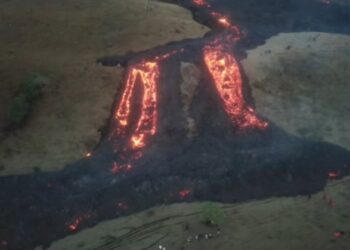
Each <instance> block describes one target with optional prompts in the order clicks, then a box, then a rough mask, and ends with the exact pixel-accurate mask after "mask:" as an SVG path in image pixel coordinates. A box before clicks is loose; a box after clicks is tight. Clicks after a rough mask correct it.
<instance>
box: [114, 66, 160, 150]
mask: <svg viewBox="0 0 350 250" xmlns="http://www.w3.org/2000/svg"><path fill="white" fill-rule="evenodd" d="M158 77H159V65H158V63H157V62H151V61H149V62H144V63H140V64H137V65H134V66H132V67H131V68H130V69H129V72H128V77H127V82H126V87H125V90H124V93H123V96H122V99H121V102H120V104H119V107H118V109H117V112H116V115H115V118H116V119H117V121H118V123H119V125H120V127H121V128H123V127H126V126H127V125H129V119H130V113H131V99H132V96H133V94H134V89H135V85H136V82H137V80H138V79H140V82H141V83H142V86H143V97H142V107H141V115H140V118H139V120H138V122H137V125H136V128H135V131H134V132H133V134H132V135H131V138H130V144H131V148H132V149H140V148H143V147H144V146H145V145H146V139H147V138H148V137H149V136H152V135H154V134H155V133H156V131H157V80H158ZM120 131H122V132H123V133H125V129H121V130H119V133H120Z"/></svg>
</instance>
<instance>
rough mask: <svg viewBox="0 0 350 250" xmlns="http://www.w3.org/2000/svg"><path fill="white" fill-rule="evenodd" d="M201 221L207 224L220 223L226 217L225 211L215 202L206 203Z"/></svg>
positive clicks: (202, 210)
mask: <svg viewBox="0 0 350 250" xmlns="http://www.w3.org/2000/svg"><path fill="white" fill-rule="evenodd" d="M200 214H201V221H202V222H203V223H204V224H206V225H209V226H210V225H220V224H222V223H223V221H224V219H225V213H224V211H223V210H222V209H221V208H220V207H219V206H217V205H216V204H214V203H211V202H208V203H205V204H204V205H203V207H202V209H201V212H200Z"/></svg>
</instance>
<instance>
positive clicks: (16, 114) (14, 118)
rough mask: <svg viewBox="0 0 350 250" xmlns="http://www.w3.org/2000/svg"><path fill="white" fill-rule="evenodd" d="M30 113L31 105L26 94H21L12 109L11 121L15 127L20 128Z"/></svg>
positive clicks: (10, 113) (14, 101)
mask: <svg viewBox="0 0 350 250" xmlns="http://www.w3.org/2000/svg"><path fill="white" fill-rule="evenodd" d="M29 111H30V105H29V103H28V101H27V98H26V96H25V95H24V94H19V95H18V96H17V97H16V98H15V99H14V100H13V103H12V105H11V107H10V112H9V119H10V122H11V123H12V124H13V125H16V126H19V125H20V124H22V123H23V121H24V120H25V118H26V117H27V115H28V114H29Z"/></svg>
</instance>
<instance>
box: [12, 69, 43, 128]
mask: <svg viewBox="0 0 350 250" xmlns="http://www.w3.org/2000/svg"><path fill="white" fill-rule="evenodd" d="M45 82H46V78H45V77H43V76H41V75H39V74H31V75H29V76H28V77H27V79H26V80H25V81H24V82H23V83H22V85H21V87H20V89H19V94H18V95H17V96H16V97H15V98H14V100H13V102H12V104H11V106H10V109H9V120H10V123H11V125H13V126H16V127H18V126H20V125H21V124H22V123H23V122H24V121H25V119H26V118H27V117H28V115H29V114H30V110H31V107H32V106H33V104H34V102H35V101H36V100H37V99H38V98H39V97H40V96H41V94H42V87H43V86H44V84H45Z"/></svg>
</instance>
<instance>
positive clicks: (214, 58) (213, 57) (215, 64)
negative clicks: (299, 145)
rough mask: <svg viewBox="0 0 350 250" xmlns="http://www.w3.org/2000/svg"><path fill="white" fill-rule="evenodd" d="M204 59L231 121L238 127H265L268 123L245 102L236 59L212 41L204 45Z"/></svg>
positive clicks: (220, 45)
mask: <svg viewBox="0 0 350 250" xmlns="http://www.w3.org/2000/svg"><path fill="white" fill-rule="evenodd" d="M204 61H205V64H206V66H207V68H208V70H209V72H210V74H211V76H212V78H213V80H214V83H215V87H216V89H217V91H218V93H219V95H220V98H221V100H222V101H223V103H224V108H225V111H226V113H227V114H228V115H229V117H230V119H231V121H232V122H234V123H235V124H236V125H237V126H238V127H239V128H245V127H256V128H266V127H267V126H268V123H267V122H265V121H262V120H260V119H259V118H258V117H257V116H256V115H255V112H254V110H253V108H251V107H249V106H247V104H246V103H245V100H244V96H243V90H242V77H241V73H240V69H239V67H238V63H237V61H236V59H235V58H234V57H233V56H232V55H231V54H229V53H227V52H225V51H224V47H223V45H222V44H220V43H218V42H214V43H212V44H211V45H208V46H205V47H204Z"/></svg>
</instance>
